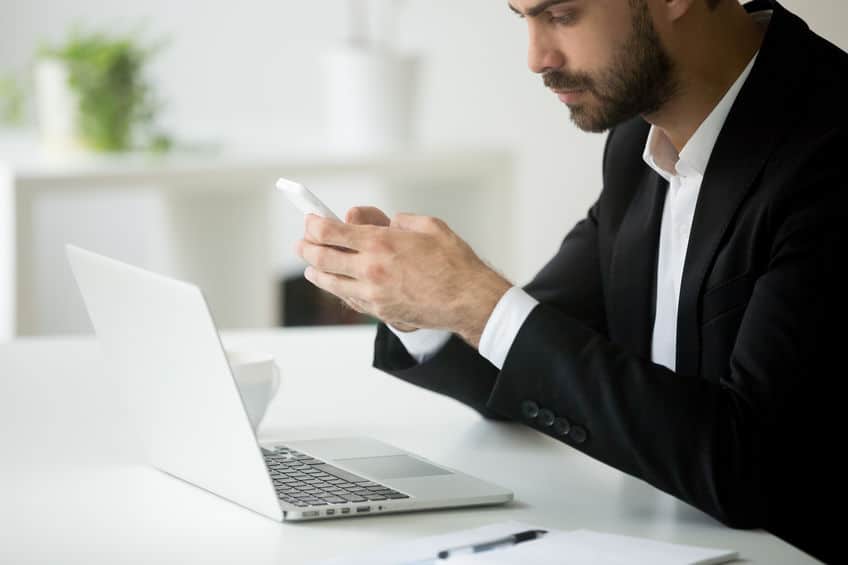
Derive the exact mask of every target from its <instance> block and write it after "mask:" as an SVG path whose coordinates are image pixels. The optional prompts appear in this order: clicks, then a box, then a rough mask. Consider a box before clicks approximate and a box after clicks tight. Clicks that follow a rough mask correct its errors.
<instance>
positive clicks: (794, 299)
mask: <svg viewBox="0 0 848 565" xmlns="http://www.w3.org/2000/svg"><path fill="white" fill-rule="evenodd" d="M748 9H749V11H753V10H760V9H773V10H774V15H773V17H772V21H771V24H770V26H769V30H768V32H767V35H766V37H765V40H764V43H763V45H762V48H761V50H760V54H759V57H758V59H757V62H756V63H755V65H754V68H753V70H752V72H751V75H750V76H749V79H748V81H747V82H746V84H745V86H744V88H743V89H742V91H741V92H740V94H739V97H738V98H737V101H736V103H735V104H734V106H733V109H732V110H731V112H730V115H729V116H728V119H727V122H726V123H725V126H724V128H723V130H722V132H721V134H720V136H719V138H718V141H717V144H716V146H715V149H714V151H713V153H712V156H711V159H710V162H709V165H708V167H707V170H706V173H705V175H704V181H703V184H702V187H701V191H700V195H699V200H698V203H697V208H696V212H695V217H694V223H693V226H692V231H691V236H690V241H689V247H688V252H687V255H686V259H685V266H684V272H683V281H682V287H681V292H680V303H679V317H678V329H677V332H678V333H677V370H676V371H675V372H672V371H670V370H668V369H666V368H664V367H662V366H659V365H656V364H654V363H652V362H651V360H650V355H651V335H652V327H653V323H654V301H655V297H654V294H655V280H654V279H655V274H656V268H657V265H656V261H657V248H658V238H659V229H660V220H661V216H662V207H663V203H664V196H665V192H666V189H667V183H666V182H665V181H663V180H662V179H661V178H660V177H659V176H658V175H657V174H656V173H655V172H654V171H652V170H651V169H650V168H649V167H647V166H646V165H645V164H644V162H643V161H642V152H643V149H644V146H645V141H646V138H647V134H648V130H649V126H648V124H646V123H645V122H644V121H643V120H642V119H635V120H632V121H630V122H628V123H625V124H623V125H621V126H619V127H617V128H615V129H614V130H613V131H612V132H611V133H610V134H609V137H608V141H607V146H606V150H605V153H604V161H603V172H604V174H603V181H604V186H603V190H602V192H601V194H600V197H599V198H598V200H597V202H596V203H595V204H594V206H592V208H591V210H590V211H589V213H588V216H587V217H586V218H585V219H584V220H582V221H581V222H580V223H578V224H577V226H576V227H574V228H573V230H572V231H571V232H570V233H569V234H568V235H567V236H566V238H565V240H564V241H563V243H562V246H561V248H560V249H559V251H558V253H557V254H556V255H555V256H554V257H553V259H551V261H550V262H549V263H548V264H547V265H546V266H545V267H544V268H543V269H542V270H541V272H540V273H539V274H538V275H537V276H536V277H535V278H534V279H533V281H532V282H530V283H529V284H528V285H526V287H525V289H526V290H527V292H529V293H530V294H531V295H533V296H534V297H536V298H537V299H538V300H539V301H540V303H541V304H540V305H539V306H537V307H536V308H535V309H534V310H533V311H532V313H531V314H530V316H529V317H528V319H527V320H526V322H525V323H524V325H523V326H522V328H521V330H520V332H519V333H518V336H517V338H516V340H515V342H514V343H513V345H512V347H511V349H510V351H509V354H508V356H507V358H506V361H505V363H504V366H503V369H502V370H501V371H498V370H497V369H496V368H495V367H494V366H492V365H491V364H490V363H489V362H488V361H486V360H485V359H484V358H483V357H482V356H480V355H479V353H478V352H477V351H476V350H475V349H473V348H471V347H469V346H468V345H467V344H466V343H464V342H463V341H462V340H460V339H459V338H458V337H456V336H453V337H452V339H451V341H449V342H448V343H447V345H446V346H445V347H444V348H443V349H442V350H441V351H440V352H439V353H438V354H437V355H436V356H435V357H434V358H433V359H431V360H429V361H427V362H426V363H423V364H421V365H416V363H415V362H414V361H413V360H412V358H411V357H410V356H409V355H408V353H407V352H406V350H405V349H404V347H403V345H402V344H401V343H400V341H399V340H398V339H397V338H396V337H395V336H394V335H393V334H392V333H391V332H390V331H389V330H388V329H387V328H386V327H385V326H382V325H381V326H380V327H379V328H378V332H377V339H376V344H375V356H374V366H375V367H377V368H379V369H382V370H384V371H387V372H389V373H391V374H393V375H395V376H397V377H399V378H401V379H404V380H406V381H408V382H410V383H413V384H416V385H419V386H422V387H424V388H427V389H429V390H433V391H437V392H440V393H443V394H446V395H449V396H451V397H453V398H455V399H457V400H459V401H461V402H464V403H466V404H467V405H469V406H471V407H472V408H474V409H476V410H477V411H479V412H480V413H481V414H483V415H484V416H486V417H491V418H499V419H514V420H520V421H523V422H525V423H526V424H528V425H530V426H533V427H535V428H537V429H538V430H539V431H541V432H543V433H546V434H550V435H551V436H554V437H556V438H557V439H559V440H561V441H563V442H565V443H566V444H569V445H571V446H573V447H575V448H576V449H579V450H581V451H582V452H584V453H586V454H588V455H590V456H592V457H594V458H596V459H598V460H600V461H603V462H605V463H607V464H609V465H611V466H613V467H615V468H617V469H620V470H622V471H624V472H626V473H629V474H631V475H633V476H636V477H639V478H641V479H643V480H645V481H647V482H648V483H650V484H652V485H654V486H655V487H657V488H659V489H662V490H663V491H665V492H667V493H670V494H672V495H674V496H676V497H678V498H680V499H682V500H684V501H686V502H688V503H690V504H692V505H694V506H696V507H697V508H699V509H701V510H703V511H705V512H707V513H709V514H711V515H712V516H714V517H716V518H717V519H719V520H721V521H722V522H724V523H725V524H727V525H729V526H732V527H740V528H764V529H767V530H769V531H771V532H772V533H774V534H776V535H778V536H780V537H782V538H783V539H785V540H787V541H788V542H790V543H792V544H794V545H796V546H798V547H799V548H801V549H802V550H805V551H807V552H809V553H811V554H813V555H815V556H816V557H818V558H819V559H823V560H826V561H831V560H832V561H836V559H837V558H836V555H837V553H836V549H837V548H836V546H837V543H838V541H839V540H838V536H839V535H840V531H839V530H840V529H841V527H842V522H843V520H842V518H841V512H840V511H841V510H842V506H841V504H840V503H841V502H842V500H843V499H844V493H845V488H844V486H843V485H844V482H843V481H844V480H845V477H844V476H843V475H842V473H841V469H840V468H838V467H837V461H838V460H839V459H841V458H842V454H841V453H840V451H841V448H840V447H839V446H840V445H843V443H842V440H843V438H844V436H843V435H842V433H843V430H844V429H845V426H844V424H843V420H842V417H841V414H840V413H839V411H838V410H839V409H844V408H843V407H844V406H845V400H844V399H843V398H842V396H841V394H840V393H841V392H842V390H843V388H844V387H843V386H842V383H843V381H844V380H845V378H846V370H845V368H844V367H845V362H846V355H845V354H844V349H843V348H845V347H846V345H848V344H846V339H845V337H846V336H848V331H846V324H848V307H846V304H847V303H848V298H846V297H848V288H846V286H848V281H846V279H845V277H844V276H843V271H844V269H843V266H844V262H845V257H846V253H848V237H846V234H848V229H846V227H847V226H848V212H847V211H848V181H846V179H848V175H846V168H848V166H846V163H845V161H843V160H845V159H848V127H846V125H848V112H846V105H848V56H846V54H845V53H844V52H842V51H840V50H839V49H837V48H836V47H834V46H833V45H831V44H829V43H828V42H826V41H825V40H823V39H822V38H820V37H818V36H817V35H815V34H814V33H812V32H811V31H810V30H809V28H808V27H807V25H806V24H805V23H804V22H802V21H801V20H800V19H799V18H797V17H796V16H794V15H793V14H791V13H789V12H788V11H786V10H785V9H783V8H782V7H781V6H780V5H778V4H777V3H776V2H771V1H769V0H757V1H755V2H753V3H751V4H748ZM498 235H500V234H498ZM493 236H494V234H493ZM561 472H562V473H563V474H567V473H568V469H562V470H561ZM831 509H833V510H836V511H837V514H836V516H837V518H836V519H835V520H832V519H831V518H829V517H828V516H826V515H825V514H826V513H827V514H829V513H830V511H831Z"/></svg>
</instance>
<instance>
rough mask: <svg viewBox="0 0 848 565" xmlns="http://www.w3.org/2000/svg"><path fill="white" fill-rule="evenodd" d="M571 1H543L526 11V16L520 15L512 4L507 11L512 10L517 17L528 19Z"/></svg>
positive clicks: (571, 0)
mask: <svg viewBox="0 0 848 565" xmlns="http://www.w3.org/2000/svg"><path fill="white" fill-rule="evenodd" d="M573 1H574V0H545V1H544V2H542V3H540V4H536V5H535V6H533V7H532V8H530V9H528V10H527V13H526V14H522V13H521V12H520V11H518V10H517V9H516V8H515V6H513V5H512V4H510V5H509V9H510V10H512V11H513V12H515V13H516V14H518V15H519V16H527V17H528V18H535V17H536V16H538V15H539V14H541V13H542V12H544V11H545V10H547V9H548V8H550V7H551V6H555V5H557V4H565V3H566V2H573Z"/></svg>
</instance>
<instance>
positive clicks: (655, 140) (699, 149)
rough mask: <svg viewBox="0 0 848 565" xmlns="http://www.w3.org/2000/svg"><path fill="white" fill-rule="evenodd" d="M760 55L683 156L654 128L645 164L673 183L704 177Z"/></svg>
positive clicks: (738, 80) (746, 69)
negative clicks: (720, 135) (728, 118)
mask: <svg viewBox="0 0 848 565" xmlns="http://www.w3.org/2000/svg"><path fill="white" fill-rule="evenodd" d="M757 55H759V52H757V53H755V54H754V56H753V57H752V58H751V61H750V62H749V63H748V66H747V67H745V70H744V71H742V74H741V75H739V78H737V79H736V82H735V83H733V86H731V87H730V89H729V90H728V91H727V92H726V93H725V95H724V97H723V98H722V99H721V101H720V102H719V103H718V105H717V106H716V107H715V108H713V111H712V112H710V115H709V116H707V119H705V120H704V121H703V122H702V123H701V125H700V126H698V129H697V130H696V131H695V133H694V134H693V135H692V137H691V138H690V139H689V141H688V142H687V143H686V145H685V146H684V147H683V150H682V151H681V152H680V154H679V155H678V153H677V150H676V149H675V148H674V145H672V143H671V140H669V139H668V136H666V135H665V133H663V131H662V130H661V129H659V128H657V127H655V126H651V131H650V133H649V134H648V141H647V143H646V144H645V151H644V153H643V154H642V159H644V161H645V163H646V164H647V165H648V166H649V167H651V168H652V169H653V170H654V171H656V173H657V174H658V175H660V176H661V177H663V178H664V179H665V180H666V181H669V182H670V181H671V178H672V177H673V176H675V175H679V176H681V177H684V178H686V177H690V176H695V175H698V176H701V177H703V176H704V173H705V172H706V170H707V164H708V163H709V160H710V155H712V152H713V148H714V147H715V144H716V141H718V136H719V134H720V133H721V130H722V128H723V127H724V123H725V121H727V116H728V114H730V110H731V108H733V104H734V102H736V98H737V97H738V96H739V92H740V91H741V90H742V86H744V84H745V81H746V80H748V76H749V75H750V74H751V70H752V69H753V68H754V63H755V62H756V60H757Z"/></svg>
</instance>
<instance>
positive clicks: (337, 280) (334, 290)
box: [303, 267, 360, 300]
mask: <svg viewBox="0 0 848 565" xmlns="http://www.w3.org/2000/svg"><path fill="white" fill-rule="evenodd" d="M303 277H304V278H305V279H306V280H308V281H309V282H311V283H312V284H314V285H315V286H317V287H318V288H320V289H321V290H326V291H327V292H329V293H330V294H334V295H335V296H338V297H339V298H341V299H342V300H344V299H345V298H350V297H355V296H357V295H358V292H359V284H360V283H359V282H357V281H356V280H354V279H351V278H349V277H345V276H341V275H334V274H332V273H325V272H322V271H319V270H317V269H316V268H315V267H307V268H306V270H305V271H304V272H303Z"/></svg>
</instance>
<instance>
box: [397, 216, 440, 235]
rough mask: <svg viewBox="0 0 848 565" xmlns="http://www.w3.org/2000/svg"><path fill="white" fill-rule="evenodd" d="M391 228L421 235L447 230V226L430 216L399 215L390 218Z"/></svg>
mask: <svg viewBox="0 0 848 565" xmlns="http://www.w3.org/2000/svg"><path fill="white" fill-rule="evenodd" d="M391 227H393V228H398V229H402V230H407V231H416V232H421V233H438V232H440V231H442V230H443V229H445V228H447V224H445V223H444V222H443V221H442V220H440V219H438V218H433V217H432V216H419V215H417V214H404V213H401V214H395V217H394V218H392V223H391Z"/></svg>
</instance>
